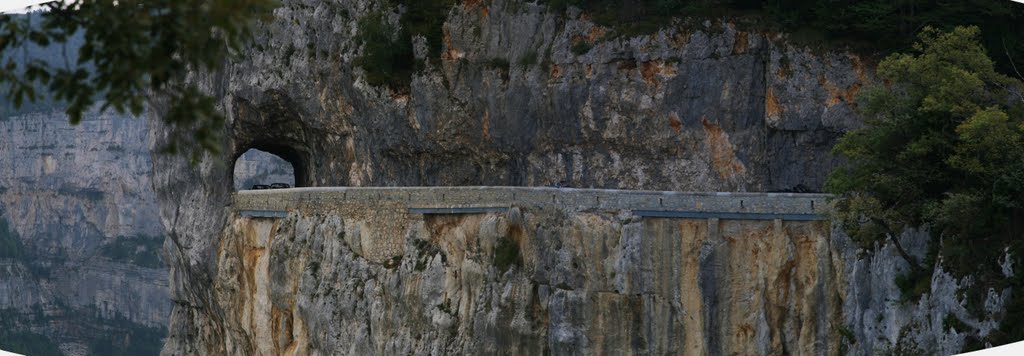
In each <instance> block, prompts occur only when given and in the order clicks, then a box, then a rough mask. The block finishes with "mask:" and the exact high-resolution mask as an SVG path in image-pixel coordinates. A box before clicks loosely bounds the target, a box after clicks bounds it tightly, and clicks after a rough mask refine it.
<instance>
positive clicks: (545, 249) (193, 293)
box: [152, 0, 998, 354]
mask: <svg viewBox="0 0 1024 356" xmlns="http://www.w3.org/2000/svg"><path fill="white" fill-rule="evenodd" d="M381 6H382V4H381V2H377V1H370V0H358V1H345V2H330V1H313V0H291V1H284V2H283V4H282V7H281V8H279V9H277V10H275V12H274V16H275V20H274V21H273V22H272V23H270V24H267V25H265V26H264V27H263V28H261V30H260V33H259V34H258V35H257V41H256V44H255V45H253V46H252V48H250V49H248V50H246V51H245V53H244V56H242V57H241V59H240V60H239V61H236V62H232V63H230V64H229V65H228V67H227V68H226V69H225V70H223V71H221V72H219V73H213V74H209V75H196V76H195V78H194V82H195V83H197V84H199V85H200V86H201V87H202V88H204V89H205V90H207V91H208V92H210V93H211V94H213V95H214V96H215V97H216V98H217V99H218V100H219V102H220V104H221V106H222V108H223V110H224V111H225V112H226V113H227V115H228V120H229V124H228V128H226V130H225V136H226V139H225V141H224V143H223V149H222V150H221V151H222V153H221V154H217V155H208V156H207V158H206V159H205V160H204V161H203V163H201V164H199V165H198V166H190V165H189V164H188V160H187V159H185V158H182V157H158V158H157V159H156V160H155V162H154V167H155V168H154V174H155V176H154V186H155V188H156V191H157V195H158V200H159V201H160V204H161V217H162V221H163V223H164V224H165V226H167V228H168V230H169V234H170V235H169V238H168V240H167V242H166V244H165V246H166V248H167V251H168V257H169V259H170V264H171V270H172V277H171V286H172V297H173V299H174V301H175V309H174V312H173V314H172V318H171V326H170V336H169V339H168V342H167V344H166V345H165V348H164V353H165V354H194V353H215V354H218V353H231V354H249V353H265V354H269V353H281V352H284V353H292V352H295V353H297V354H304V353H307V352H312V353H314V354H315V353H317V352H319V353H348V354H368V353H382V354H392V353H406V352H412V353H421V354H428V353H434V354H436V353H449V352H467V353H483V352H509V353H517V352H518V353H540V352H545V351H548V352H557V353H574V352H602V351H607V352H617V351H633V352H650V353H660V352H662V351H679V350H686V351H689V352H690V353H696V354H703V353H709V354H719V353H727V352H733V351H734V352H738V353H744V354H746V353H762V352H790V353H799V352H806V353H822V352H828V353H833V352H835V353H838V352H840V351H848V352H856V353H865V354H866V353H871V352H874V351H875V347H876V346H879V347H881V345H882V344H881V343H880V342H876V339H875V338H877V337H879V336H881V337H884V338H886V340H890V341H893V342H896V341H898V340H897V339H898V334H899V330H900V329H902V328H903V327H904V326H906V325H911V324H913V322H914V321H916V320H923V319H922V318H923V317H924V316H928V317H930V318H933V317H934V315H943V314H932V313H933V312H934V311H935V310H940V309H941V310H957V309H955V308H953V307H952V304H950V303H949V302H948V299H943V298H949V294H948V293H949V292H948V291H949V290H951V289H955V288H954V287H952V286H954V285H962V284H957V283H961V282H956V281H948V280H947V279H944V278H946V277H942V276H944V274H942V272H941V271H939V272H937V274H936V278H935V283H936V285H937V286H939V287H941V288H939V289H938V290H942V291H943V292H942V293H943V294H941V295H939V294H936V295H937V296H936V297H929V298H927V299H926V300H927V301H930V302H925V304H921V305H918V306H900V307H891V308H890V309H887V310H888V311H887V313H889V316H884V315H883V318H882V320H881V321H879V322H877V323H874V324H873V323H870V322H866V321H865V318H873V317H870V316H865V315H868V314H870V313H871V312H869V311H867V310H868V309H870V308H877V307H878V306H880V305H887V304H885V303H884V301H887V300H889V299H887V298H892V296H894V294H893V293H894V291H896V289H895V287H894V285H893V283H892V278H891V277H892V276H893V275H894V274H895V273H899V271H901V268H903V267H900V266H901V265H900V264H899V263H900V261H899V260H897V259H896V258H892V257H891V256H888V255H885V251H886V250H885V249H882V250H881V251H882V252H880V253H881V255H880V257H876V258H871V259H860V258H859V257H858V256H857V255H856V251H857V249H856V248H855V247H853V246H852V244H850V243H849V242H848V241H845V240H843V238H842V237H841V235H837V234H825V235H831V236H832V237H831V238H820V239H812V240H810V241H804V240H799V239H797V240H799V241H794V240H789V242H790V243H788V244H786V243H783V242H778V241H775V240H771V239H765V238H753V239H738V240H737V241H736V242H728V243H727V242H723V241H707V240H700V239H683V240H682V241H678V240H677V241H674V242H668V241H665V240H666V239H667V236H675V235H673V234H674V233H676V232H673V230H672V229H675V228H676V227H674V226H660V225H657V226H650V225H646V224H649V223H648V222H646V221H645V222H642V223H641V222H639V221H636V222H630V221H631V220H630V218H629V217H628V216H622V215H618V214H611V215H602V214H593V215H588V216H576V215H569V216H559V215H557V214H549V213H547V212H545V213H543V214H541V213H533V215H532V216H531V215H530V214H531V212H523V211H520V212H519V213H518V214H522V215H517V216H516V217H497V216H486V217H476V218H473V219H482V220H479V221H476V220H474V221H472V222H471V223H469V222H467V221H463V220H451V221H448V220H444V219H440V220H437V221H424V222H423V223H422V225H421V226H420V225H415V224H414V226H406V227H403V228H401V229H396V228H394V226H392V227H386V226H385V227H380V226H377V225H379V224H384V223H385V221H380V220H374V219H369V218H367V217H366V216H365V215H366V214H370V213H372V212H374V211H376V210H377V209H365V210H367V211H364V212H357V211H353V212H339V213H322V214H321V213H311V212H301V213H294V214H293V215H292V216H290V217H289V218H288V219H286V220H285V222H284V223H282V224H281V225H280V226H275V225H273V224H269V223H259V222H252V221H247V220H245V219H237V218H236V217H235V216H233V215H231V209H230V206H229V204H230V201H231V200H230V193H231V191H232V186H231V174H232V172H231V169H229V168H228V167H232V163H233V161H234V159H235V158H236V157H237V156H238V155H240V154H241V153H242V152H245V151H246V150H249V149H251V148H257V149H260V150H264V151H267V152H270V153H274V154H276V155H278V156H280V157H282V158H284V159H285V160H288V161H289V162H290V163H292V165H293V166H294V167H295V178H296V183H297V184H298V185H300V186H419V185H514V186H543V185H550V184H555V183H559V182H565V183H566V184H569V185H572V186H576V187H598V188H623V189H658V190H676V191H774V190H811V191H814V190H819V189H820V188H821V186H822V184H823V182H824V179H825V176H826V175H827V173H828V172H829V171H830V170H831V168H832V167H834V166H835V165H837V164H839V163H840V162H839V161H838V160H837V159H836V158H834V157H833V156H832V155H831V154H830V150H831V146H832V145H833V144H834V143H835V141H836V139H837V138H838V137H839V136H840V135H841V134H842V133H843V132H845V131H847V130H849V129H851V128H855V127H858V125H860V120H859V119H858V118H857V117H856V116H855V115H854V114H853V105H854V104H853V97H854V96H855V95H856V93H857V92H858V90H860V88H861V87H863V86H865V85H868V84H870V81H871V69H870V68H866V67H865V65H864V64H863V63H862V61H861V60H860V59H859V58H858V57H857V56H856V55H853V54H849V53H845V52H838V51H834V52H816V51H812V50H810V49H805V48H800V47H796V46H793V45H791V44H790V43H789V42H787V40H786V38H785V36H781V35H776V34H769V33H760V32H743V31H738V30H736V29H735V27H733V26H732V25H730V24H729V23H727V22H724V21H719V22H710V21H709V22H707V23H705V24H704V25H703V26H696V27H694V26H688V25H685V26H684V25H672V26H669V27H667V28H664V29H662V30H661V31H659V32H657V33H655V34H652V35H648V36H639V37H631V38H625V37H608V38H605V37H603V34H604V33H607V31H608V29H605V28H601V27H599V26H596V25H595V24H593V23H592V22H589V21H588V20H587V19H586V16H584V15H581V14H580V13H579V11H572V10H571V11H568V12H567V13H566V14H553V13H549V12H547V11H546V7H545V6H543V5H538V4H533V3H528V2H524V1H520V0H494V1H489V2H478V1H466V2H464V3H460V4H458V5H456V6H455V7H453V8H452V9H451V11H450V12H449V13H448V17H447V22H446V24H445V27H444V34H445V36H444V47H443V53H442V55H441V57H440V59H439V60H436V59H435V60H430V61H427V62H426V69H425V70H423V71H421V72H419V73H418V74H416V75H415V76H414V78H413V80H412V83H411V86H410V88H409V89H408V92H404V91H400V92H394V91H392V90H390V89H388V88H384V87H375V86H371V85H369V84H368V83H367V81H366V79H365V78H366V77H365V73H364V71H363V69H361V68H358V67H355V66H353V64H352V63H353V60H354V59H355V58H357V57H358V56H359V54H360V51H361V49H360V48H359V41H358V39H357V38H356V36H357V22H358V20H359V18H360V17H362V16H365V15H367V14H369V13H371V12H376V11H382V10H383V11H389V16H388V18H389V19H391V20H392V21H393V22H397V18H398V16H396V15H395V14H394V13H392V12H390V11H392V10H393V9H382V8H381ZM577 41H587V42H590V43H591V44H592V45H593V47H592V49H590V50H589V51H588V52H587V53H584V54H580V55H577V54H574V53H573V51H572V50H571V47H572V45H573V43H575V42H577ZM416 47H417V51H416V52H417V54H418V55H419V56H420V57H422V56H424V53H425V51H424V46H423V43H422V39H420V40H418V43H417V45H416ZM532 56H536V61H530V60H523V59H524V58H530V57H532ZM502 63H508V65H507V66H504V65H502ZM161 110H162V107H161V106H160V105H159V104H158V105H157V107H155V108H154V110H152V115H153V118H154V119H158V118H159V113H160V112H161ZM169 130H170V129H169V128H168V127H164V126H157V127H154V128H153V130H152V135H153V137H154V138H155V140H154V147H159V146H160V145H162V144H164V143H166V139H167V137H168V132H169ZM453 219H454V218H453ZM389 222H391V223H393V224H398V225H401V224H403V223H405V222H403V221H402V220H398V221H389ZM375 224H377V225H375ZM466 224H470V225H471V226H467V225H466ZM665 225H669V224H667V223H666V224H665ZM375 226H376V227H375ZM417 226H418V227H417ZM515 226H520V227H519V228H518V229H519V230H516V229H517V228H515ZM523 226H529V227H523ZM659 226H660V227H659ZM730 226H731V225H729V224H724V225H723V227H722V228H723V229H724V230H723V232H724V233H730V234H733V233H740V232H742V231H746V230H744V229H746V228H749V227H743V228H739V227H730ZM758 228H765V229H769V230H771V228H769V227H764V226H761V227H758ZM273 229H278V230H279V231H276V232H274V231H270V230H273ZM375 229H378V230H379V229H385V230H386V231H388V232H387V233H380V232H379V231H378V230H375ZM432 229H433V230H432ZM506 229H508V230H506ZM657 229H663V231H661V232H652V231H655V230H657ZM730 229H732V230H730ZM267 231H270V232H267ZM375 231H378V232H375ZM505 231H520V232H521V233H524V232H523V231H529V234H528V235H523V236H529V238H526V237H524V239H525V240H516V241H517V243H519V244H520V245H521V246H522V247H523V251H524V252H523V253H524V256H529V258H533V259H534V260H530V261H528V262H526V261H524V264H523V267H513V270H514V271H515V272H512V273H499V272H498V271H495V267H494V266H493V265H492V264H491V263H490V262H491V260H490V259H489V258H490V257H489V256H488V255H487V254H486V253H482V252H480V249H481V248H487V249H490V248H495V247H492V246H496V245H497V244H498V241H497V237H499V236H506V234H511V236H518V235H516V233H513V232H507V233H506V232H505ZM257 232H258V233H257ZM651 236H654V237H656V238H658V239H660V240H659V241H658V242H657V244H659V245H657V246H658V247H659V248H655V249H652V247H651V246H652V245H651V243H652V242H651V241H650V240H649V239H650V238H651ZM753 236H754V237H757V236H762V237H763V236H765V235H764V234H761V235H758V234H753ZM427 237H429V240H430V241H427V242H429V243H430V244H429V245H424V246H415V244H421V242H418V241H423V240H424V239H425V238H427ZM438 239H443V240H441V241H438ZM526 240H529V241H532V242H529V243H527V242H524V241H526ZM844 241H845V242H844ZM798 242H799V243H798ZM777 243H779V244H781V245H775V244H777ZM548 244H553V245H548ZM674 244H678V245H674ZM381 246H387V248H386V249H383V250H382V249H381V248H382V247H381ZM769 246H771V250H772V251H773V255H771V257H763V256H762V257H755V256H751V255H750V254H753V253H754V252H753V251H763V250H761V249H762V248H768V247H769ZM531 248H532V249H534V250H530V249H531ZM595 248H601V249H600V250H598V251H594V250H592V249H595ZM435 250H436V251H435ZM381 251H390V252H381ZM396 251H397V252H396ZM681 251H686V252H685V253H684V252H681ZM415 253H424V254H423V255H422V256H420V255H416V254H415ZM442 256H443V257H442ZM467 256H470V257H467ZM794 256H799V257H794ZM397 257H400V258H401V259H400V260H394V261H392V260H390V259H389V258H397ZM413 260H416V263H414V262H413ZM446 260H447V262H446ZM793 261H795V262H793ZM673 262H676V263H673ZM790 262H793V263H796V264H797V265H799V266H803V267H800V268H797V269H796V270H793V272H794V273H796V274H794V275H792V276H789V277H786V278H783V277H785V276H779V275H777V274H776V275H775V276H777V277H778V278H775V277H771V278H769V276H771V274H772V273H776V272H777V271H781V270H785V268H787V267H786V266H787V265H786V264H787V263H790ZM744 263H753V265H749V264H748V265H745V264H744ZM667 266H674V267H672V268H669V267H667ZM655 267H657V268H655ZM793 268H796V267H793ZM656 271H664V273H667V275H657V276H654V275H651V274H652V273H661V272H656ZM741 271H742V273H741ZM751 271H752V272H753V273H754V274H753V275H747V274H746V273H747V272H751ZM868 271H879V272H877V273H878V274H880V275H884V276H881V277H878V278H876V277H875V276H873V275H870V276H869V275H866V273H868ZM760 272H764V273H766V274H757V273H760ZM688 273H692V274H688ZM872 273H874V272H872ZM683 275H685V276H687V278H689V279H688V281H690V282H687V283H689V284H687V285H686V286H687V288H685V290H684V289H682V287H681V285H680V283H683V282H681V281H680V280H679V279H675V277H678V276H683ZM762 277H763V278H762ZM772 278H774V279H772ZM794 278H795V279H794ZM787 283H788V284H787ZM947 287H948V288H947ZM749 291H754V292H753V293H751V292H749ZM797 291H801V293H796V292H797ZM896 293H898V291H896ZM872 298H875V299H872ZM938 299H942V300H943V301H942V302H937V300H938ZM997 299H998V298H994V300H997ZM928 303H931V304H928ZM936 303H937V304H936ZM993 304H998V303H993ZM694 305H701V307H699V308H695V307H693V306H694ZM936 305H939V307H938V308H939V309H935V308H937V307H936ZM943 305H944V306H943ZM942 308H945V309H942ZM620 311H621V314H615V313H619V312H620ZM747 312H749V313H747ZM915 315H916V316H915ZM797 316H799V317H797ZM631 317H636V318H634V319H630V318H631ZM696 319H699V320H702V321H701V322H700V323H699V324H701V325H704V327H703V328H694V327H692V326H689V327H688V326H686V325H687V323H688V322H691V321H692V320H696ZM872 320H873V319H872ZM932 320H933V319H932ZM940 324H941V323H940ZM839 325H847V326H844V328H846V327H848V328H850V330H852V334H853V335H854V338H855V340H857V342H856V343H853V344H852V345H851V344H850V343H851V341H850V340H848V338H846V337H840V336H839V334H840V331H841V330H844V329H841V328H840V326H839ZM879 325H884V326H885V327H884V328H882V327H880V326H879ZM929 325H930V326H927V327H919V326H912V327H911V328H910V329H913V330H916V331H913V333H917V334H915V335H919V336H913V337H914V338H916V339H917V340H920V341H922V342H925V343H931V344H932V345H936V347H935V348H934V350H937V351H940V352H945V351H947V350H954V349H956V347H957V345H959V342H960V341H958V340H960V339H958V338H957V337H955V336H952V337H947V336H943V335H948V333H946V331H945V330H941V329H940V328H939V327H937V326H936V324H935V323H934V322H933V323H931V324H929ZM668 326H671V327H668ZM939 326H941V325H939ZM893 330H895V331H893ZM869 338H870V339H872V340H871V341H867V339H869ZM844 340H845V341H844ZM844 343H847V344H844Z"/></svg>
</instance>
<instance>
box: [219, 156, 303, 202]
mask: <svg viewBox="0 0 1024 356" xmlns="http://www.w3.org/2000/svg"><path fill="white" fill-rule="evenodd" d="M246 147H247V148H244V149H239V150H237V151H236V152H235V155H234V166H233V174H232V186H233V188H234V190H235V191H239V190H250V189H253V187H254V186H257V185H260V186H270V185H272V184H274V183H284V184H287V185H288V186H289V187H308V186H310V184H309V180H308V175H307V171H306V168H307V165H306V164H305V160H304V159H303V157H302V156H301V155H300V154H299V152H297V151H296V150H294V149H291V148H289V147H287V146H281V145H252V146H246Z"/></svg>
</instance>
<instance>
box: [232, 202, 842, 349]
mask: <svg viewBox="0 0 1024 356" xmlns="http://www.w3.org/2000/svg"><path fill="white" fill-rule="evenodd" d="M384 221H397V223H391V224H385V223H383V222H384ZM827 226H828V224H827V223H821V222H772V221H761V222H754V221H745V222H739V221H724V220H723V221H713V222H711V223H709V222H708V221H706V220H671V219H639V218H634V217H631V215H630V214H629V213H628V212H605V213H573V212H570V211H552V210H551V209H546V210H545V211H541V210H529V209H524V210H518V209H513V210H512V211H511V212H510V213H508V214H507V215H506V214H478V215H463V216H427V217H423V216H422V215H420V216H414V215H412V216H411V215H406V214H400V213H395V212H394V211H390V210H387V209H380V210H377V211H376V212H375V213H369V214H359V213H358V212H355V211H337V212H331V213H326V214H303V213H298V214H293V215H291V216H289V217H288V218H286V219H283V220H281V221H279V222H275V220H270V219H248V218H238V219H233V220H231V223H230V226H229V227H228V228H227V229H226V231H225V234H224V235H223V236H221V239H222V245H221V248H220V249H219V251H218V257H217V266H218V270H217V279H216V280H214V284H213V287H214V290H215V291H216V292H215V294H216V295H215V298H216V300H217V302H218V304H220V305H223V306H229V307H228V308H226V309H225V310H224V314H223V319H222V322H223V323H225V324H227V325H232V326H233V327H228V328H225V333H226V334H225V335H224V339H225V345H224V347H225V348H226V349H227V350H228V352H229V353H233V354H265V355H270V354H292V353H294V354H336V353H349V354H450V353H461V354H494V353H500V354H542V353H555V354H606V353H616V354H619V353H640V354H678V353H680V352H686V353H687V354H714V355H718V354H766V353H774V354H778V353H792V354H807V355H817V354H824V353H836V352H838V350H839V347H840V338H839V334H838V331H836V330H835V329H831V328H829V325H830V324H833V323H839V322H841V318H840V317H841V314H840V309H841V306H842V305H841V303H839V302H840V300H841V295H839V294H838V289H837V288H836V287H835V286H834V285H833V284H834V283H835V281H837V280H838V278H837V276H836V273H841V272H842V270H841V268H837V267H836V266H834V263H837V262H838V261H837V260H833V259H832V258H831V256H835V254H834V253H833V251H832V249H831V244H830V240H829V231H828V227H827ZM382 239H383V240H386V242H385V241H381V240H382ZM396 244H397V245H396ZM382 257H383V258H382Z"/></svg>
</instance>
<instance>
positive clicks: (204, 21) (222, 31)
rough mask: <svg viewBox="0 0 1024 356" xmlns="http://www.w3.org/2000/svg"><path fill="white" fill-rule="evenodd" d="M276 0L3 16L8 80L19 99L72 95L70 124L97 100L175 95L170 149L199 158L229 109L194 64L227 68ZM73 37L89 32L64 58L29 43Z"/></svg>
mask: <svg viewBox="0 0 1024 356" xmlns="http://www.w3.org/2000/svg"><path fill="white" fill-rule="evenodd" d="M275 6H276V1H275V0H119V1H114V0H70V1H54V2H49V3H46V4H44V5H43V7H44V9H45V10H44V11H42V12H38V13H35V14H34V16H22V15H3V16H0V53H2V54H4V56H3V63H0V85H3V86H4V87H5V89H7V92H6V95H7V99H8V100H9V101H10V102H12V103H13V104H14V105H15V107H19V106H21V105H22V104H24V103H25V102H32V101H36V100H38V99H52V100H55V101H58V102H63V103H66V108H65V110H66V112H67V114H68V116H69V118H70V121H71V122H72V123H77V122H78V121H80V120H81V118H82V114H83V113H84V112H85V111H87V110H89V109H90V108H91V107H93V106H94V104H95V103H96V102H101V103H102V105H101V108H102V109H113V110H116V111H118V112H122V113H124V112H130V113H132V114H135V115H139V114H141V113H142V111H143V109H144V107H145V106H146V105H145V104H146V102H147V98H148V97H149V95H152V94H158V95H160V96H161V97H163V98H165V99H166V100H167V110H166V112H165V113H164V115H163V116H162V119H163V120H164V121H165V122H166V123H167V124H169V125H170V126H171V127H172V128H174V130H173V133H172V134H173V135H174V136H173V137H172V138H173V140H172V142H173V143H172V144H171V145H170V146H169V147H165V149H166V150H168V151H172V152H173V151H177V150H178V149H179V148H180V147H182V146H185V147H188V148H192V147H193V146H198V147H199V148H202V149H200V150H193V158H198V157H199V155H201V154H202V153H203V152H205V151H216V150H217V148H218V147H219V145H218V143H219V142H218V138H219V137H218V136H217V132H218V131H219V129H220V127H221V126H222V125H223V122H224V117H223V115H222V114H221V113H219V112H218V111H217V110H216V103H215V101H214V100H213V99H212V98H211V97H210V96H208V95H206V93H204V92H203V90H202V89H200V87H198V86H197V85H196V84H194V83H192V82H190V81H189V80H188V75H189V73H190V72H193V73H195V72H199V73H201V72H210V71H215V70H218V69H219V68H221V67H222V66H223V64H224V63H225V61H226V60H227V59H228V58H231V56H232V55H233V54H235V53H237V51H238V50H239V49H241V48H242V47H243V45H244V44H245V42H246V41H247V40H249V39H250V33H251V28H252V26H253V24H254V22H255V21H257V20H259V19H265V18H269V16H270V11H271V10H272V9H273V8H274V7H275ZM73 36H82V46H81V47H80V48H79V49H78V53H75V54H74V55H72V56H67V57H65V60H64V61H63V63H61V64H54V63H53V61H47V60H44V59H43V58H34V57H33V53H31V52H32V51H29V50H28V48H30V47H32V46H38V47H47V46H51V45H53V44H59V43H64V42H65V41H67V40H68V39H69V38H72V37H73ZM15 56H18V57H20V58H15ZM72 58H73V59H72Z"/></svg>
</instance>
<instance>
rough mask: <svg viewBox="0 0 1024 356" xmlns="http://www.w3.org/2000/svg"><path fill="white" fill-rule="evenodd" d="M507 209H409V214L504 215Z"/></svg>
mask: <svg viewBox="0 0 1024 356" xmlns="http://www.w3.org/2000/svg"><path fill="white" fill-rule="evenodd" d="M507 211H508V208H507V207H468V208H409V214H424V215H453V214H484V213H504V212H507Z"/></svg>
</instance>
